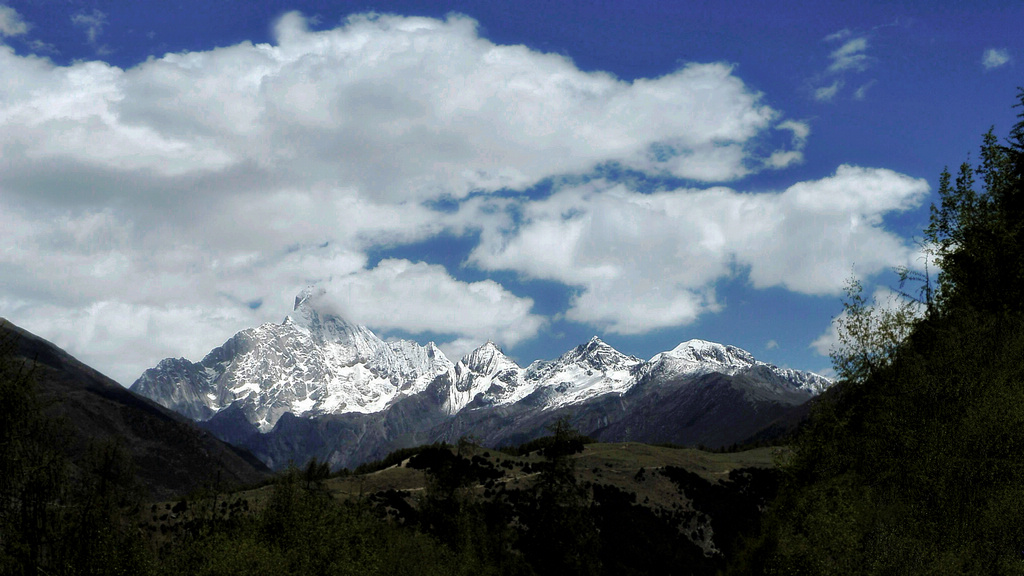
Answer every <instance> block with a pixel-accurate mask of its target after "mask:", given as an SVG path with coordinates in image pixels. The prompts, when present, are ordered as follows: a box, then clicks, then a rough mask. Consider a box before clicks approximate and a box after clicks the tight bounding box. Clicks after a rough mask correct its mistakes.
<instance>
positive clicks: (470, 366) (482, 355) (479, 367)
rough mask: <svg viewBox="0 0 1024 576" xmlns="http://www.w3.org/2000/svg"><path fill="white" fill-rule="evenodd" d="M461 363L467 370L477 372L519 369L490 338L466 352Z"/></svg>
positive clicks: (485, 372) (488, 372)
mask: <svg viewBox="0 0 1024 576" xmlns="http://www.w3.org/2000/svg"><path fill="white" fill-rule="evenodd" d="M461 363H462V364H463V366H465V368H466V369H467V370H469V371H471V372H476V373H477V374H494V373H497V372H500V371H502V370H506V369H509V368H514V369H516V370H518V369H519V365H518V364H516V363H515V362H514V361H513V360H512V359H511V358H509V357H508V356H505V353H504V352H502V351H501V348H499V347H498V345H497V344H495V343H494V342H492V341H490V340H488V341H487V342H486V343H485V344H484V345H483V346H481V347H479V348H477V349H476V350H473V351H472V352H470V353H469V354H467V355H466V356H465V357H464V358H463V359H462V361H461Z"/></svg>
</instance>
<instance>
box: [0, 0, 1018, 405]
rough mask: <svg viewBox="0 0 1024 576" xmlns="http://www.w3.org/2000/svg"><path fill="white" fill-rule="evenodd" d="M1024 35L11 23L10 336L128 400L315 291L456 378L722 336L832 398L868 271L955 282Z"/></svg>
mask: <svg viewBox="0 0 1024 576" xmlns="http://www.w3.org/2000/svg"><path fill="white" fill-rule="evenodd" d="M854 5H856V8H854ZM1021 30H1024V3H1021V2H1019V1H1018V0H1008V1H1001V2H997V1H991V2H989V1H972V2H951V1H938V2H935V1H929V2H923V1H922V2H858V3H848V2H838V1H833V2H822V1H815V2H771V3H768V2H757V1H737V2H728V3H720V2H665V1H633V2H602V1H596V0H595V1H590V2H579V1H565V2H549V1H543V2H541V1H533V0H524V1H520V2H514V3H505V2H483V1H479V0H478V1H456V0H450V1H440V2H438V1H432V2H423V1H413V0H406V1H393V2H385V1H382V2H372V1H365V0H364V1H357V2H344V1H336V2H317V1H311V0H299V1H294V2H281V1H276V0H273V1H270V0H246V1H244V2H243V1H236V0H227V1H222V2H208V1H202V2H199V1H194V0H183V1H178V2H150V1H145V0H143V1H136V2H112V1H106V2H100V1H86V0H31V1H27V0H26V1H21V0H0V78H2V81H0V233H2V243H0V316H2V317H5V318H7V319H8V320H10V321H12V322H14V323H15V324H18V325H19V326H22V327H23V328H25V329H28V330H30V331H32V332H34V333H36V334H38V335H39V336H42V337H43V338H46V339H48V340H51V341H52V342H54V343H55V344H57V345H59V346H61V347H62V348H64V349H65V350H67V351H68V352H70V353H71V354H73V355H75V356H77V357H78V358H79V359H81V360H83V361H84V362H86V363H88V364H90V365H92V366H93V367H95V368H97V369H98V370H100V371H101V372H103V373H105V374H107V375H108V376H111V377H112V378H114V379H115V380H117V381H119V382H120V383H122V384H123V385H126V386H127V385H130V384H131V383H132V382H133V381H134V380H135V379H136V378H137V377H138V376H139V375H140V374H141V373H142V372H143V371H144V370H145V369H146V368H149V367H152V366H155V365H156V364H157V362H159V361H160V360H161V359H162V358H165V357H170V356H173V357H185V358H189V359H191V360H193V361H198V360H199V359H201V358H202V357H203V356H204V355H205V354H206V353H207V352H209V351H210V350H211V349H212V348H214V347H216V346H219V345H220V344H222V343H223V342H224V341H225V340H227V339H228V338H229V337H231V336H232V335H233V334H234V333H235V332H237V331H239V330H242V329H244V328H248V327H252V326H256V325H259V324H261V323H263V322H280V321H282V320H283V319H284V317H285V316H286V315H287V314H289V313H290V311H291V308H292V305H293V302H294V297H295V295H296V294H297V293H298V292H299V291H300V290H302V289H303V288H305V287H307V286H316V287H318V288H322V289H323V290H324V291H325V292H326V297H325V302H326V304H325V305H326V306H328V307H329V308H330V309H331V310H332V311H334V312H335V313H337V314H340V315H342V316H344V317H345V318H347V319H349V320H351V321H354V322H357V323H360V324H364V325H367V326H369V327H370V328H371V329H373V330H374V331H375V332H377V333H378V334H379V335H381V336H382V337H389V338H410V339H414V340H417V341H419V342H421V343H426V342H427V341H434V342H436V343H437V344H438V345H439V346H440V347H441V349H442V350H443V351H445V353H446V354H447V355H448V356H449V357H451V358H452V359H453V360H455V359H458V358H460V357H461V356H462V355H463V354H465V353H467V352H469V351H470V350H472V349H474V348H476V347H477V346H479V345H480V344H482V343H484V342H485V341H487V340H493V341H494V342H496V343H497V344H499V345H500V346H501V347H502V348H503V350H504V351H505V352H506V353H507V354H508V355H510V356H511V357H512V358H514V359H515V360H516V361H518V362H519V363H520V364H521V365H526V364H528V363H529V362H531V361H533V360H535V359H552V358H555V357H557V356H559V355H560V354H562V353H563V352H565V351H566V350H568V349H570V348H572V347H573V346H576V345H578V344H580V343H583V342H586V341H587V340H588V339H589V338H590V337H591V336H593V335H597V336H600V337H601V338H602V339H604V340H605V341H606V342H608V343H609V344H611V345H612V346H614V347H616V348H617V349H619V350H620V351H622V352H624V353H626V354H631V355H635V356H638V357H640V358H650V357H651V356H653V355H654V354H657V353H658V352H661V351H664V350H669V349H671V348H673V347H675V346H676V345H677V344H679V343H680V342H683V341H686V340H689V339H691V338H701V339H705V340H711V341H716V342H721V343H725V344H732V345H736V346H739V347H741V348H744V349H746V350H748V351H749V352H751V353H752V354H753V355H754V356H755V357H757V358H758V359H760V360H764V361H767V362H772V363H775V364H778V365H780V366H786V367H791V368H798V369H805V370H813V371H816V372H819V373H823V374H829V373H830V362H829V358H828V352H829V349H830V346H831V345H832V344H833V342H834V337H835V335H834V328H833V326H832V322H833V319H834V318H835V317H836V316H837V315H839V314H840V313H841V311H842V302H843V301H842V298H843V288H844V286H845V285H846V284H847V282H848V281H849V279H850V278H854V277H855V278H858V279H860V280H861V282H863V284H864V286H865V289H866V290H867V291H868V293H870V294H873V295H875V294H877V295H879V298H880V301H881V300H884V298H883V297H884V295H885V294H887V293H888V291H889V290H891V289H892V288H893V287H895V286H896V282H897V280H896V276H895V275H894V273H893V272H892V270H893V268H894V267H896V266H908V267H910V268H911V269H914V270H918V271H923V270H924V267H925V258H924V249H923V246H922V244H921V241H922V231H923V229H924V228H925V227H926V226H927V224H928V214H929V206H930V205H931V203H932V202H935V201H936V200H937V196H936V192H935V191H936V187H937V183H938V177H939V174H940V172H941V171H942V169H943V168H944V167H947V166H948V167H950V169H951V170H952V171H954V172H955V170H956V167H957V166H959V164H960V163H961V162H963V161H965V160H968V159H969V158H976V157H977V150H978V147H979V145H980V143H981V135H982V134H983V133H984V132H986V131H987V130H988V129H989V128H990V127H994V129H995V133H996V134H997V135H1000V136H1004V135H1005V134H1006V133H1007V132H1008V130H1009V128H1010V127H1011V126H1012V125H1013V124H1014V123H1015V121H1016V116H1015V115H1016V113H1017V112H1018V111H1019V110H1015V109H1014V108H1012V106H1013V104H1014V102H1015V101H1016V94H1017V87H1018V86H1020V85H1024V75H1022V71H1024V34H1021ZM929 271H930V272H934V270H933V269H929Z"/></svg>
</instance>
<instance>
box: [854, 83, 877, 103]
mask: <svg viewBox="0 0 1024 576" xmlns="http://www.w3.org/2000/svg"><path fill="white" fill-rule="evenodd" d="M874 85H875V80H872V81H870V82H866V83H864V84H861V85H860V87H859V88H857V90H856V91H855V92H854V93H853V99H854V100H863V99H864V98H866V97H867V95H868V90H869V89H870V88H871V87H872V86H874Z"/></svg>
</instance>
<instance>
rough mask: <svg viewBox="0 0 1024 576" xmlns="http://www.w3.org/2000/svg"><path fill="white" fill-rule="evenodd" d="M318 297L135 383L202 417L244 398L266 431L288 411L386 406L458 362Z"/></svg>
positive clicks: (305, 297)
mask: <svg viewBox="0 0 1024 576" xmlns="http://www.w3.org/2000/svg"><path fill="white" fill-rule="evenodd" d="M317 297H318V294H315V293H313V292H311V291H307V292H304V293H303V294H301V295H300V296H299V297H297V298H296V299H295V310H294V311H295V313H294V315H293V316H289V317H287V318H285V320H284V322H282V323H280V324H273V323H267V324H263V325H262V326H259V327H256V328H250V329H247V330H243V331H241V332H239V333H238V334H235V335H234V336H233V337H232V338H231V339H229V340H228V341H227V342H225V343H224V345H223V346H220V347H219V348H216V349H214V350H213V351H211V352H210V353H209V354H207V355H206V357H205V358H203V360H202V361H201V362H199V363H198V364H193V363H191V362H189V361H188V360H186V359H184V358H178V359H172V358H168V359H166V360H163V361H161V362H160V364H158V365H157V366H156V368H151V369H149V370H147V371H146V372H145V373H143V375H142V376H141V377H140V378H139V379H138V380H136V381H135V383H134V384H132V387H131V389H132V390H133V391H134V392H137V393H138V394H141V395H143V396H146V397H149V398H151V399H153V400H155V401H156V402H158V403H160V404H162V405H164V406H166V407H167V408H170V409H172V410H175V411H177V412H180V413H182V414H185V415H186V416H189V417H190V418H193V419H195V420H208V419H209V418H210V417H212V416H213V415H214V414H216V413H217V412H219V411H220V410H222V409H224V408H226V407H227V406H229V405H232V404H237V405H238V406H239V407H240V408H241V409H242V411H243V412H244V414H245V416H246V418H247V419H248V420H249V421H250V422H252V423H253V424H255V425H256V426H257V427H258V428H259V429H260V431H262V432H266V431H269V430H270V429H272V428H273V427H274V425H275V424H276V423H277V421H278V419H279V418H280V417H281V415H282V414H284V413H286V412H290V413H292V414H295V415H298V416H305V417H312V416H317V415H320V414H336V413H345V412H364V413H368V412H379V411H381V410H383V409H385V408H386V407H387V406H388V405H389V404H390V403H391V402H393V401H394V400H395V399H396V398H400V397H402V396H406V395H411V394H418V393H420V392H423V391H424V390H425V389H426V387H427V385H428V384H429V383H430V382H431V381H433V380H434V379H435V378H436V377H437V376H438V375H441V374H446V373H448V372H449V371H451V370H452V369H453V367H454V366H453V365H452V363H451V361H449V360H448V358H446V357H445V355H444V354H443V353H442V352H441V351H440V350H439V349H438V348H437V347H436V346H434V344H433V343H429V344H427V345H426V346H421V345H419V344H417V343H415V342H409V341H397V342H385V341H383V340H381V339H380V338H378V337H377V336H376V335H375V334H374V333H373V332H371V331H370V330H369V329H367V328H366V327H364V326H357V325H355V324H352V323H350V322H347V321H345V320H343V319H341V318H339V317H337V316H334V315H331V314H324V313H321V311H320V310H318V308H317V306H316V305H317V299H318V298H317Z"/></svg>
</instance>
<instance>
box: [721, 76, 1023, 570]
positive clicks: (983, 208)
mask: <svg viewBox="0 0 1024 576" xmlns="http://www.w3.org/2000/svg"><path fill="white" fill-rule="evenodd" d="M1019 98H1020V101H1021V105H1024V90H1022V91H1021V92H1020V94H1019ZM1021 118H1022V120H1021V122H1019V123H1018V124H1016V125H1015V126H1014V129H1013V131H1011V135H1010V139H1009V141H1008V142H1007V143H1006V144H1000V143H999V142H998V140H997V139H996V138H995V137H994V136H993V134H992V131H991V130H990V131H989V132H988V133H987V134H985V136H984V137H983V141H982V142H983V143H982V147H981V162H980V164H979V165H978V166H977V167H972V166H971V165H970V164H968V163H965V164H963V165H962V166H961V168H960V171H959V173H958V175H957V178H956V181H955V182H954V181H953V178H952V176H951V175H950V174H949V172H948V171H944V172H943V174H942V176H941V180H940V187H939V194H940V197H941V204H940V205H939V206H936V207H933V210H932V219H931V223H930V225H929V227H928V229H927V230H926V238H927V239H928V240H929V242H930V243H931V246H932V247H933V248H934V250H935V254H936V256H937V263H938V265H939V268H940V272H939V277H938V290H937V292H936V294H935V298H934V300H930V301H929V302H928V304H931V306H930V307H929V309H928V310H927V313H926V314H924V315H923V316H922V317H919V318H905V317H903V318H901V317H900V316H899V315H896V316H893V315H888V316H887V315H885V313H883V314H882V316H879V313H878V311H877V310H872V309H871V307H869V306H867V303H866V302H865V300H864V299H863V297H861V295H860V290H859V288H860V287H859V285H858V284H856V283H854V284H853V285H852V287H851V290H850V296H851V300H850V302H849V303H848V304H847V311H846V314H845V316H846V320H845V321H846V325H845V329H846V332H845V334H846V340H845V342H844V344H845V347H841V348H839V349H838V350H837V351H836V352H835V354H834V358H835V360H836V369H837V372H838V373H839V374H840V376H841V380H840V382H838V383H837V384H836V386H835V387H834V388H833V389H831V390H829V391H828V392H826V394H825V395H824V396H823V397H822V398H821V399H820V400H819V401H818V402H817V405H816V406H815V408H814V410H813V412H812V416H811V418H810V419H809V421H808V422H807V424H806V425H805V427H804V430H803V432H802V434H801V435H800V436H799V437H798V438H797V440H796V442H795V443H794V446H793V451H792V456H791V457H790V458H789V460H788V461H787V462H786V463H784V465H783V466H782V470H783V472H784V475H785V483H784V488H783V490H781V492H780V496H779V497H778V499H777V500H776V501H775V503H774V504H773V505H772V507H771V511H770V513H769V514H768V516H767V518H766V520H765V523H764V524H763V529H762V533H761V535H760V537H759V538H758V539H756V540H755V541H753V542H752V543H751V545H750V546H748V547H747V549H746V551H745V553H744V554H742V555H741V557H740V558H738V559H737V563H736V565H735V566H734V567H733V571H734V572H735V573H737V574H747V573H764V574H822V573H841V574H883V573H884V574H890V573H900V574H965V573H974V574H1004V573H1005V574H1011V573H1012V574H1020V573H1024V552H1022V551H1024V521H1022V520H1021V518H1024V462H1022V461H1021V460H1020V454H1021V453H1024V364H1022V363H1021V361H1020V360H1021V358H1024V314H1022V312H1024V301H1022V297H1024V251H1022V250H1021V249H1022V248H1024V244H1022V242H1024V237H1022V234H1024V211H1022V208H1024V204H1022V202H1024V189H1022V184H1024V179H1022V178H1021V174H1022V170H1021V167H1022V156H1024V114H1022V115H1021ZM976 178H977V182H979V183H980V190H979V189H977V187H976Z"/></svg>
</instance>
